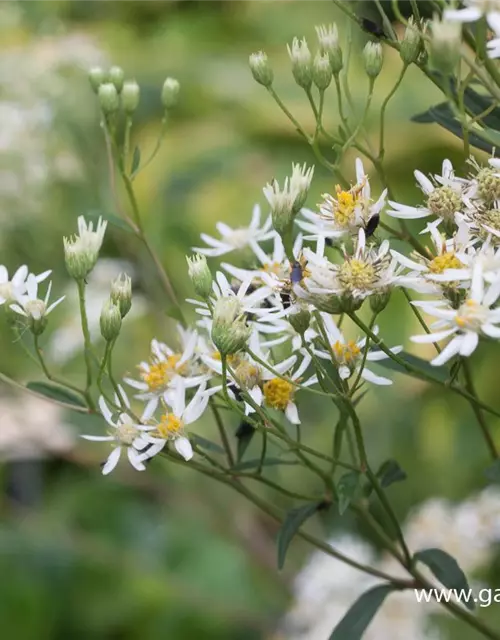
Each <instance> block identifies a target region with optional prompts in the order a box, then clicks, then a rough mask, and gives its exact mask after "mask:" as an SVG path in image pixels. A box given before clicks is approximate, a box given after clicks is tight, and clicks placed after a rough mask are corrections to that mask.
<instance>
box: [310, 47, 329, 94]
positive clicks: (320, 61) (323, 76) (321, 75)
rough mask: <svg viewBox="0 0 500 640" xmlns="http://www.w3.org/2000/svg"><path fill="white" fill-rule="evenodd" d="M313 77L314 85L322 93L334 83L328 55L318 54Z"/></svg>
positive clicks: (315, 59)
mask: <svg viewBox="0 0 500 640" xmlns="http://www.w3.org/2000/svg"><path fill="white" fill-rule="evenodd" d="M312 77H313V82H314V84H315V85H316V86H317V87H318V89H319V90H320V91H324V90H325V89H327V88H328V87H329V86H330V82H331V81H332V68H331V66H330V59H329V57H328V54H327V53H317V54H316V57H315V58H314V64H313V70H312Z"/></svg>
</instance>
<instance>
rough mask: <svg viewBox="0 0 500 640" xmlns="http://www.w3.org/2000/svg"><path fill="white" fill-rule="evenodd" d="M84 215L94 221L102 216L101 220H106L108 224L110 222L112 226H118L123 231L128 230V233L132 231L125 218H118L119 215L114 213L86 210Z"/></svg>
mask: <svg viewBox="0 0 500 640" xmlns="http://www.w3.org/2000/svg"><path fill="white" fill-rule="evenodd" d="M85 217H86V218H88V219H89V220H91V221H93V222H96V223H97V221H98V220H99V218H102V219H103V220H106V221H107V222H108V224H112V225H113V226H115V227H118V228H119V229H122V230H123V231H128V232H129V233H133V229H132V228H131V227H130V225H129V224H128V222H127V221H126V220H123V218H120V217H119V216H117V215H115V214H114V213H103V212H102V211H88V212H87V213H86V214H85Z"/></svg>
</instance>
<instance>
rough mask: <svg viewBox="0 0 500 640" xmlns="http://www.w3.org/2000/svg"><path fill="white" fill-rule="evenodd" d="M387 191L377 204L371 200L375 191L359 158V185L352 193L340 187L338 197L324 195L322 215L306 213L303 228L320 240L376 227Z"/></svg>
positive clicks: (298, 222) (299, 221)
mask: <svg viewBox="0 0 500 640" xmlns="http://www.w3.org/2000/svg"><path fill="white" fill-rule="evenodd" d="M386 196H387V189H384V191H383V192H382V194H381V195H380V197H379V198H378V200H377V201H375V202H373V201H372V199H371V188H370V181H369V179H368V175H367V174H366V172H365V169H364V166H363V162H362V161H361V160H360V158H357V159H356V184H355V185H354V186H353V187H351V188H350V189H349V190H347V191H345V190H343V189H342V188H341V187H340V186H339V185H337V187H336V192H335V196H332V195H331V194H329V193H325V194H323V202H322V203H321V204H320V205H319V214H318V213H314V212H313V211H309V210H308V209H303V210H302V212H301V213H302V216H303V218H305V220H301V219H298V220H297V224H298V225H299V227H300V228H301V229H303V230H304V231H307V232H308V233H310V234H311V237H313V238H317V237H318V236H322V237H324V238H339V237H341V236H343V235H344V234H346V233H348V234H351V235H354V236H356V235H357V234H358V230H359V229H360V228H369V227H370V224H372V225H373V226H374V227H376V223H378V217H379V216H380V212H381V211H382V209H383V207H384V205H385V199H386Z"/></svg>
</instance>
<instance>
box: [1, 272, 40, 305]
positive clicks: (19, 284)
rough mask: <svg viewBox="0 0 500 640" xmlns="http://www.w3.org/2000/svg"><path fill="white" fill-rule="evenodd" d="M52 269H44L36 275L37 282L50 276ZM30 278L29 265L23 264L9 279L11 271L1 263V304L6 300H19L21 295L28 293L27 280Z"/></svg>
mask: <svg viewBox="0 0 500 640" xmlns="http://www.w3.org/2000/svg"><path fill="white" fill-rule="evenodd" d="M51 273H52V271H44V272H43V273H40V274H39V275H37V276H34V278H35V280H36V282H43V281H44V280H45V279H46V278H48V277H49V276H50V274H51ZM27 278H28V267H27V266H26V265H25V264H23V265H22V266H21V267H19V269H17V271H16V272H15V273H14V275H13V276H12V278H11V279H9V272H8V271H7V268H6V267H5V266H4V265H3V264H2V265H0V305H2V304H4V303H5V302H11V301H14V300H19V298H20V296H22V295H23V294H24V293H26V280H27Z"/></svg>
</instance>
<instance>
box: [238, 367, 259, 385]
mask: <svg viewBox="0 0 500 640" xmlns="http://www.w3.org/2000/svg"><path fill="white" fill-rule="evenodd" d="M234 375H235V378H236V380H237V381H238V382H239V383H240V384H241V386H242V387H244V388H245V389H252V388H253V387H255V385H257V384H259V383H260V369H259V368H258V367H256V366H255V365H254V364H252V363H251V362H248V360H242V361H241V362H240V364H239V365H238V366H237V367H236V369H235V371H234Z"/></svg>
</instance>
